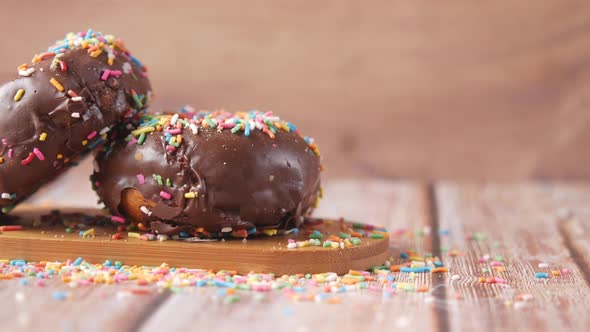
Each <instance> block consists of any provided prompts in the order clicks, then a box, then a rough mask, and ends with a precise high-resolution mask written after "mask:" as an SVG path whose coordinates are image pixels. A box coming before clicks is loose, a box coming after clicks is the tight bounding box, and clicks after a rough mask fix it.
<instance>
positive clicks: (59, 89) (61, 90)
mask: <svg viewBox="0 0 590 332" xmlns="http://www.w3.org/2000/svg"><path fill="white" fill-rule="evenodd" d="M49 82H50V83H51V85H53V86H54V87H55V88H56V89H57V91H59V92H63V91H64V90H65V89H64V86H63V85H61V83H59V82H58V81H57V80H56V79H55V78H54V77H52V78H51V79H50V80H49Z"/></svg>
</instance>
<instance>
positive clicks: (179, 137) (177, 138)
mask: <svg viewBox="0 0 590 332" xmlns="http://www.w3.org/2000/svg"><path fill="white" fill-rule="evenodd" d="M176 143H178V144H180V143H182V136H181V135H180V134H178V135H176Z"/></svg>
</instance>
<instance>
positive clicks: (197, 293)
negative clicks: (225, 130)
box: [0, 180, 590, 331]
mask: <svg viewBox="0 0 590 332" xmlns="http://www.w3.org/2000/svg"><path fill="white" fill-rule="evenodd" d="M588 202H590V184H578V183H575V184H574V183H570V184H567V183H565V184H564V183H506V184H483V183H479V184H474V183H446V182H443V183H435V184H433V185H430V184H421V183H413V182H391V181H386V180H371V181H368V182H362V183H361V182H358V181H331V182H329V183H327V184H326V195H325V199H324V200H323V202H322V203H321V206H320V208H319V210H318V211H317V214H318V215H322V216H329V217H338V216H346V217H348V218H350V219H358V220H362V221H364V222H367V223H373V224H382V225H384V226H387V227H388V229H389V230H390V231H391V232H392V234H393V235H392V236H391V241H390V243H391V250H392V255H393V256H394V257H395V261H400V258H399V254H400V252H402V251H407V250H415V251H417V252H418V253H420V254H427V253H433V254H434V255H435V256H439V257H440V258H441V260H442V261H443V263H444V265H445V266H448V267H449V269H450V273H448V274H434V273H433V274H419V275H417V276H416V278H415V279H411V278H410V276H409V274H408V273H398V274H399V275H397V276H396V278H397V281H407V282H412V283H415V284H417V285H427V286H428V287H429V291H428V292H425V293H418V292H407V293H406V292H398V293H396V294H395V295H393V296H391V297H385V296H383V295H382V293H381V292H380V291H370V290H359V291H354V292H347V293H344V294H342V295H341V302H340V303H338V304H326V303H314V302H294V301H292V300H290V299H288V298H287V297H285V296H284V295H283V294H281V292H278V291H277V292H270V293H268V294H267V297H266V300H265V301H258V300H257V299H256V298H255V297H254V295H253V293H251V292H241V293H240V294H241V296H242V300H241V301H240V302H238V303H234V304H225V303H223V302H222V301H219V299H218V298H217V297H216V295H215V292H216V290H215V289H214V288H199V289H196V288H194V289H187V290H186V291H184V292H181V293H171V292H169V291H164V292H154V293H152V294H148V295H122V293H121V292H120V290H121V287H123V286H90V287H83V288H76V289H70V288H69V287H68V286H67V285H65V284H63V283H62V282H61V280H55V281H53V282H52V283H50V285H48V286H47V287H43V288H41V287H34V286H22V285H20V284H19V282H18V280H7V281H0V298H1V299H3V301H2V305H1V309H0V322H2V329H5V330H6V331H15V330H37V331H38V330H44V331H45V330H57V331H79V330H89V331H93V330H97V331H136V330H140V331H162V330H171V331H183V330H184V331H186V330H207V331H210V330H230V329H235V330H240V331H242V330H254V329H256V330H259V331H264V330H276V328H277V327H279V328H280V327H283V328H287V329H288V330H290V331H312V330H313V331H327V330H334V331H346V330H355V331H361V330H369V329H370V330H373V331H391V330H393V329H411V330H415V331H462V330H467V331H469V330H474V329H478V330H479V331H502V330H506V331H508V330H510V331H520V330H525V329H529V330H535V331H554V330H556V329H560V330H563V329H567V330H577V331H584V330H586V328H587V327H588V326H589V324H590V316H589V315H587V313H588V310H589V309H590V289H589V288H588V281H589V280H590V279H589V278H590V265H589V264H590V224H588V219H590V204H588ZM401 229H406V230H407V232H405V233H404V235H401V236H400V235H395V234H396V233H398V234H401V232H399V230H401ZM485 255H491V257H492V259H495V257H496V256H501V257H502V259H503V260H504V264H505V271H504V272H498V271H497V270H495V269H494V268H493V267H490V266H489V262H484V263H481V262H480V259H481V258H482V257H484V256H485ZM0 256H1V254H0ZM0 258H1V257H0ZM498 259H500V258H498ZM539 263H548V264H549V265H550V269H547V268H540V267H539ZM228 268H230V267H228ZM484 268H488V269H489V270H490V271H491V272H485V273H484V272H482V269H484ZM564 268H565V269H569V270H570V271H571V273H569V274H565V275H562V276H559V277H551V278H549V279H537V278H535V276H534V275H535V272H540V271H546V272H549V270H562V269H564ZM482 276H485V277H490V276H495V277H499V278H503V279H505V280H506V283H487V282H486V283H481V282H480V277H482ZM56 289H58V290H67V291H69V292H70V293H71V298H69V299H68V300H67V301H55V300H52V298H51V294H52V292H54V291H55V290H56ZM525 294H526V295H525ZM527 297H529V298H530V299H529V300H527V301H525V300H523V299H526V298H527Z"/></svg>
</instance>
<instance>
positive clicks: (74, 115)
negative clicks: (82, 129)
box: [72, 112, 80, 119]
mask: <svg viewBox="0 0 590 332" xmlns="http://www.w3.org/2000/svg"><path fill="white" fill-rule="evenodd" d="M72 118H76V119H79V118H80V113H78V112H74V113H72Z"/></svg>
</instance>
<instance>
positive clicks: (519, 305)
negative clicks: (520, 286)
mask: <svg viewBox="0 0 590 332" xmlns="http://www.w3.org/2000/svg"><path fill="white" fill-rule="evenodd" d="M524 308H526V302H521V301H518V302H514V309H516V310H522V309H524Z"/></svg>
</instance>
